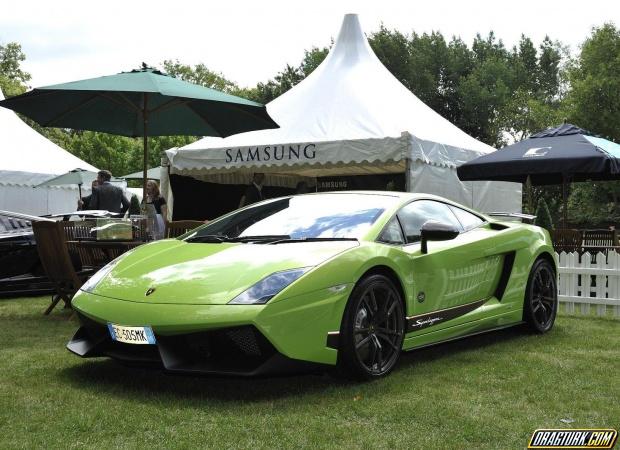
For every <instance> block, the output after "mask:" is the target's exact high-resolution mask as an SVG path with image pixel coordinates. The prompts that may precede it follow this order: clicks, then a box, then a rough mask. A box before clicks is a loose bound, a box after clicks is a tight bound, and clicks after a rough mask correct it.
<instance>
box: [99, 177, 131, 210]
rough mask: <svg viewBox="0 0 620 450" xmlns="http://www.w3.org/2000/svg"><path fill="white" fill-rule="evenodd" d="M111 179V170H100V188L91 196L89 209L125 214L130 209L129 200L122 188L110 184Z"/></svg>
mask: <svg viewBox="0 0 620 450" xmlns="http://www.w3.org/2000/svg"><path fill="white" fill-rule="evenodd" d="M110 179H112V173H110V171H109V170H100V171H99V172H98V173H97V182H98V183H99V186H98V187H97V188H96V189H94V190H93V193H92V194H91V197H90V202H89V203H90V204H89V208H90V209H100V210H104V211H110V212H113V213H121V214H125V211H127V209H128V208H129V200H127V198H126V197H125V196H124V195H123V190H122V189H121V188H119V187H118V186H114V185H113V184H112V183H110Z"/></svg>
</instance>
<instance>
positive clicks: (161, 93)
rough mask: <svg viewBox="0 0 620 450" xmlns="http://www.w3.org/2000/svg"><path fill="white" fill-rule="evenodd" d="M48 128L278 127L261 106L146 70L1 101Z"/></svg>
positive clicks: (229, 130) (209, 132)
mask: <svg viewBox="0 0 620 450" xmlns="http://www.w3.org/2000/svg"><path fill="white" fill-rule="evenodd" d="M0 106H3V107H5V108H9V109H11V110H13V111H16V112H18V113H20V114H23V115H24V116H27V117H29V118H31V119H32V120H34V121H35V122H37V123H38V124H40V125H42V126H44V127H59V128H72V129H75V130H91V131H102V132H105V133H111V134H118V135H121V136H130V137H140V136H141V137H142V138H143V145H144V167H143V172H142V175H143V181H144V190H145V191H144V195H145V198H146V179H147V173H146V171H147V169H148V167H147V155H148V138H147V137H148V136H170V135H192V136H219V137H226V136H229V135H231V134H236V133H242V132H245V131H253V130H260V129H265V128H277V127H278V125H277V124H276V123H275V122H274V121H273V120H272V119H271V117H269V115H268V114H267V111H266V109H265V107H264V106H263V105H261V104H260V103H255V102H252V101H250V100H246V99H243V98H240V97H235V96H234V95H229V94H225V93H223V92H219V91H216V90H214V89H209V88H206V87H203V86H198V85H195V84H191V83H188V82H185V81H182V80H178V79H176V78H174V77H171V76H168V75H166V74H164V73H162V72H159V71H157V70H154V69H152V68H149V67H147V66H146V65H145V64H143V67H142V69H139V70H132V71H131V72H123V73H119V74H116V75H110V76H105V77H99V78H92V79H88V80H81V81H74V82H71V83H64V84H56V85H53V86H45V87H40V88H36V89H33V90H32V91H30V92H26V93H25V94H22V95H18V96H16V97H11V98H9V99H6V100H3V101H1V102H0Z"/></svg>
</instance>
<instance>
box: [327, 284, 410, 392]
mask: <svg viewBox="0 0 620 450" xmlns="http://www.w3.org/2000/svg"><path fill="white" fill-rule="evenodd" d="M404 331H405V317H404V309H403V302H402V299H401V295H400V293H399V291H398V289H396V287H395V286H394V284H393V283H392V281H391V280H390V279H389V278H387V277H385V276H383V275H371V276H368V277H366V278H364V279H362V280H361V281H360V282H359V283H358V284H357V286H356V287H355V289H353V292H352V293H351V297H350V298H349V301H348V303H347V306H346V308H345V312H344V317H343V321H342V326H341V330H340V337H341V339H340V346H339V351H338V368H339V369H340V372H341V373H343V374H344V375H345V376H348V377H349V378H354V379H362V380H368V379H373V378H378V377H381V376H384V375H386V374H388V373H389V372H390V371H391V370H392V369H393V368H394V365H395V364H396V362H397V361H398V358H399V356H400V352H401V348H402V345H403V338H404V335H405V333H404Z"/></svg>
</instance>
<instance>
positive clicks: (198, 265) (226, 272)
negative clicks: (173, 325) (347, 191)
mask: <svg viewBox="0 0 620 450" xmlns="http://www.w3.org/2000/svg"><path fill="white" fill-rule="evenodd" d="M358 245H359V244H358V243H357V242H355V241H327V242H306V243H286V244H277V245H266V244H243V243H221V244H208V243H187V242H184V241H179V240H166V241H159V242H154V243H151V244H146V245H143V246H141V247H138V248H136V249H135V250H133V251H131V252H129V253H127V254H125V255H124V256H123V257H121V259H120V260H119V262H118V263H117V264H116V265H115V266H114V269H113V270H112V271H111V272H110V274H108V275H107V276H106V277H105V278H104V279H103V280H101V282H100V283H99V284H98V285H97V286H96V288H95V289H94V291H93V293H95V294H97V295H102V296H105V297H112V298H117V299H121V300H129V301H133V302H143V303H177V304H198V305H213V304H216V305H218V304H219V305H221V304H226V303H228V302H229V301H230V300H232V299H233V298H235V297H236V296H237V295H239V294H240V293H241V292H243V291H245V290H246V289H248V288H249V287H251V286H252V285H254V284H255V283H256V282H258V281H260V280H261V279H263V278H265V277H266V276H268V275H271V274H272V273H274V272H279V271H282V270H287V269H297V268H300V267H309V266H316V265H319V264H321V263H322V262H323V261H326V260H327V259H330V258H331V257H333V256H335V255H337V254H338V253H341V252H343V251H345V250H348V249H350V248H353V247H357V246H358ZM149 289H154V291H153V292H152V293H151V294H150V295H148V296H147V295H146V291H147V290H149Z"/></svg>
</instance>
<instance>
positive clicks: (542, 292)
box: [523, 259, 558, 333]
mask: <svg viewBox="0 0 620 450" xmlns="http://www.w3.org/2000/svg"><path fill="white" fill-rule="evenodd" d="M557 312H558V290H557V285H556V279H555V270H554V269H553V266H552V265H551V263H550V262H549V261H547V260H545V259H539V260H537V261H536V262H535V263H534V266H533V267H532V270H531V271H530V276H529V278H528V281H527V287H526V290H525V300H524V304H523V320H524V321H525V322H526V323H527V325H528V326H529V328H530V329H532V330H533V331H535V332H537V333H546V332H547V331H549V330H550V329H551V328H552V327H553V323H554V322H555V316H556V314H557Z"/></svg>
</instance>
